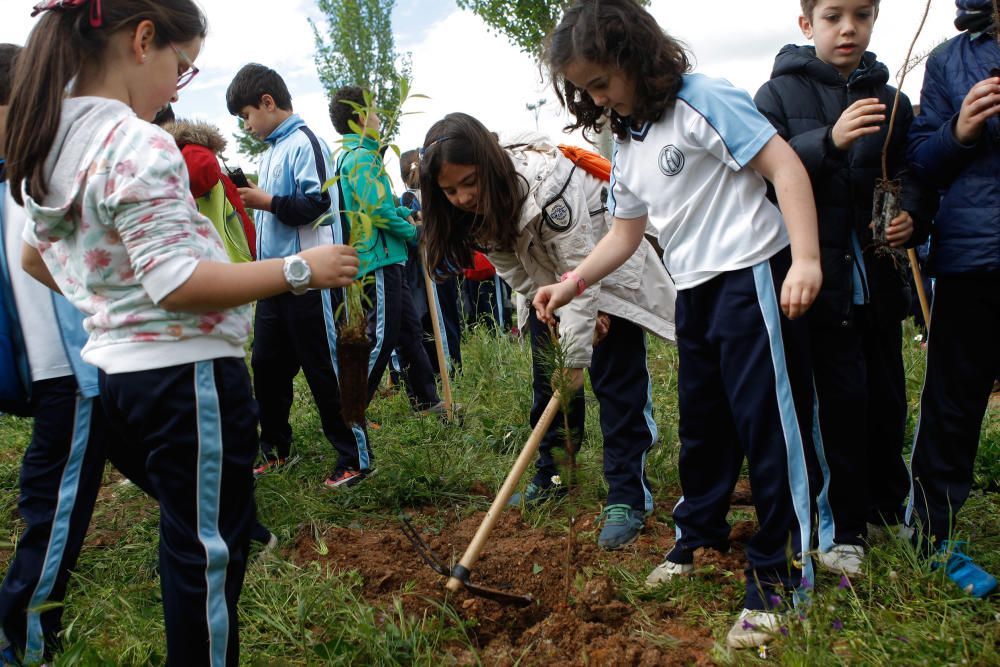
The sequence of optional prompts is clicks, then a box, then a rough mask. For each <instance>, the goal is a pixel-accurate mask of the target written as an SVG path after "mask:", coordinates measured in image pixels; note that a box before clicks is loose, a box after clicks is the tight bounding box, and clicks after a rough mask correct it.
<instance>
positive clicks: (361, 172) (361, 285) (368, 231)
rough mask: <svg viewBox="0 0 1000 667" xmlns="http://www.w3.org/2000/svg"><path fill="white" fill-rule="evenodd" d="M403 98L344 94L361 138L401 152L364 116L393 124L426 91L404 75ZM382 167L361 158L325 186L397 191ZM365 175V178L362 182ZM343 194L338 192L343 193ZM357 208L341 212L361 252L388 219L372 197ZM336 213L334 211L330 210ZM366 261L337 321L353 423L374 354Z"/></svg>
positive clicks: (342, 147) (346, 410)
mask: <svg viewBox="0 0 1000 667" xmlns="http://www.w3.org/2000/svg"><path fill="white" fill-rule="evenodd" d="M400 88H401V89H400V100H401V103H400V104H399V106H398V107H397V108H395V109H392V110H388V109H384V108H380V107H378V106H377V105H376V102H375V99H374V96H373V94H372V93H371V92H370V91H364V102H363V103H358V102H355V101H353V100H341V101H340V102H341V103H343V104H346V105H349V106H350V107H351V109H352V110H353V111H354V114H355V117H356V118H355V119H352V120H350V121H349V123H348V124H349V126H350V130H351V132H353V133H354V134H356V135H357V136H359V137H361V138H362V139H372V140H374V141H375V143H376V144H377V146H378V152H379V153H380V154H381V153H383V152H384V151H386V150H392V151H393V153H395V154H396V156H397V157H398V156H399V154H400V149H399V147H398V146H397V145H396V144H394V143H391V142H389V141H387V140H386V138H385V136H384V135H383V134H382V132H381V130H380V128H381V127H382V125H379V124H378V123H374V124H373V123H370V122H367V121H366V122H364V124H362V121H361V120H360V119H372V118H380V117H381V118H385V122H384V126H386V127H394V126H395V125H396V124H397V123H398V118H399V117H400V116H401V115H405V114H402V113H401V111H400V110H401V109H402V102H405V101H406V100H407V99H408V98H410V97H414V98H416V97H423V96H422V95H412V96H411V95H410V94H409V82H408V81H407V80H405V79H403V80H402V81H401V84H400ZM346 142H347V139H346V138H342V139H341V140H340V144H339V146H338V148H337V150H336V151H335V157H334V161H335V162H336V163H338V164H339V163H340V161H341V160H340V158H341V155H342V154H343V153H344V152H345V151H349V150H351V147H349V146H348V145H347V143H346ZM377 164H378V171H377V172H376V173H374V174H372V173H371V172H370V171H369V170H368V169H363V168H362V165H360V164H356V165H355V166H354V167H353V168H352V169H350V170H349V171H347V172H344V173H340V172H339V171H338V173H337V174H336V175H335V176H334V177H333V178H331V179H329V180H328V181H327V182H326V183H324V185H323V187H324V189H328V188H333V187H338V186H339V185H342V183H341V181H343V182H346V183H350V184H351V185H352V186H353V187H354V189H355V190H358V189H362V187H374V190H375V195H376V200H377V201H381V200H383V199H384V198H386V197H390V196H392V193H391V192H388V191H387V190H386V188H385V186H384V185H383V183H382V182H381V181H382V179H383V178H384V177H386V170H385V163H384V162H382V161H381V160H379V161H378V162H377ZM362 181H364V182H363V183H362ZM338 199H339V198H338ZM356 204H357V206H356V207H355V208H349V207H346V206H344V202H343V201H341V202H340V208H339V210H338V211H337V212H336V214H337V215H339V216H342V217H343V218H344V219H346V221H347V223H348V228H349V232H348V233H349V237H348V239H347V242H348V244H349V245H351V246H352V247H353V248H354V249H355V250H356V251H357V252H358V254H359V255H363V253H364V252H366V251H367V250H369V249H370V248H371V247H372V244H373V243H375V242H376V236H377V234H376V230H378V229H385V228H387V220H386V219H385V217H384V216H383V215H382V214H381V213H380V212H379V210H378V207H377V206H376V205H375V204H374V203H373V202H371V201H364V200H359V201H358V202H356ZM331 214H332V213H331ZM366 264H367V263H366V262H365V261H362V263H361V267H360V270H359V272H358V277H357V278H356V279H355V280H354V281H353V282H352V283H351V284H350V285H349V286H348V287H347V288H346V289H345V298H344V301H343V302H342V303H341V304H340V305H339V306H338V308H337V311H336V313H335V319H336V320H337V321H338V322H339V325H338V327H337V362H338V366H339V373H338V381H339V384H340V396H341V414H342V416H343V418H344V421H345V422H347V423H348V424H355V425H356V424H362V423H364V419H365V409H366V408H367V403H368V372H369V354H370V352H371V342H370V341H369V339H368V334H367V328H368V312H369V311H370V310H371V307H372V303H371V301H370V300H369V299H368V298H367V297H366V295H365V290H366V288H367V287H369V286H370V285H371V284H372V283H373V281H374V278H373V276H372V275H370V274H369V273H368V268H369V267H368V266H367V265H366Z"/></svg>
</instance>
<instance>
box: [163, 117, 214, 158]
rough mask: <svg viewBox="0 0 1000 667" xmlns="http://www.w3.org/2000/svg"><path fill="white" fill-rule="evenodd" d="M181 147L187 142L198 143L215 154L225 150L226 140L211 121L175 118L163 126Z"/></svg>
mask: <svg viewBox="0 0 1000 667" xmlns="http://www.w3.org/2000/svg"><path fill="white" fill-rule="evenodd" d="M163 129H164V130H166V131H167V132H168V133H169V134H170V135H171V136H172V137H173V138H174V141H176V142H177V145H178V146H180V147H181V148H183V147H184V146H186V145H187V144H198V145H199V146H204V147H205V148H208V149H209V150H211V151H212V152H213V153H215V154H216V155H218V154H220V153H222V152H223V151H224V150H226V140H225V138H224V137H223V136H222V133H221V132H220V131H219V128H217V127H216V126H215V125H212V124H211V123H201V122H199V121H196V120H186V119H182V120H176V121H174V122H172V123H167V124H166V125H164V126H163Z"/></svg>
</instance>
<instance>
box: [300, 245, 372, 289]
mask: <svg viewBox="0 0 1000 667" xmlns="http://www.w3.org/2000/svg"><path fill="white" fill-rule="evenodd" d="M299 256H300V257H302V259H304V260H306V262H308V263H309V269H310V271H311V272H312V278H311V279H310V280H309V287H315V288H319V289H324V288H328V287H347V286H348V285H350V284H351V282H353V281H354V277H355V276H356V275H358V268H359V266H360V265H359V263H358V253H357V252H355V251H354V248H352V247H351V246H349V245H321V246H316V247H314V248H309V249H308V250H303V251H302V252H300V253H299Z"/></svg>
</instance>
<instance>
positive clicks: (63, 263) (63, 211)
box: [25, 112, 250, 347]
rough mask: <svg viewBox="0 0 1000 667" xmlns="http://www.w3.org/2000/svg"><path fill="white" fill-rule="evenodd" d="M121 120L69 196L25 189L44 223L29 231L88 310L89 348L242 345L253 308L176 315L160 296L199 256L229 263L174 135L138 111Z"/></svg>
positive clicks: (99, 142) (35, 216)
mask: <svg viewBox="0 0 1000 667" xmlns="http://www.w3.org/2000/svg"><path fill="white" fill-rule="evenodd" d="M111 125H113V126H111ZM111 125H109V126H108V132H107V133H106V134H104V133H99V134H98V135H96V136H95V138H94V141H93V142H91V145H90V147H89V148H88V150H87V153H85V155H84V157H83V160H82V162H81V163H80V164H81V167H80V168H79V171H78V172H77V176H76V180H75V183H74V185H73V187H72V188H71V189H70V194H69V196H68V198H67V199H66V200H64V201H62V202H59V201H55V202H53V201H51V200H52V195H51V194H50V195H49V196H48V197H47V198H46V199H45V201H44V205H43V204H40V203H38V202H36V201H35V200H33V199H32V198H31V197H30V196H28V195H27V194H26V195H25V208H26V209H27V211H28V214H29V216H30V218H31V220H32V221H33V223H34V224H33V225H32V226H29V229H28V231H27V232H26V234H25V237H26V239H28V240H29V242H31V243H33V244H34V245H35V246H36V247H37V248H38V251H39V253H40V254H41V255H42V258H43V259H44V261H45V264H46V266H47V267H48V269H49V271H50V272H51V273H52V276H53V278H54V279H55V281H56V283H57V284H58V285H59V286H60V288H61V290H62V292H63V294H64V295H65V296H66V297H67V298H68V299H69V300H70V301H71V302H72V303H73V304H74V305H75V306H76V307H77V308H79V309H80V310H82V311H83V312H84V313H85V314H86V315H87V318H86V319H85V320H84V326H85V327H86V329H87V331H88V332H89V333H90V342H89V343H88V347H99V346H103V345H108V344H113V343H122V342H147V341H154V342H172V341H179V340H185V339H191V338H195V337H203V336H212V337H219V338H222V339H224V340H226V341H229V342H231V343H234V344H237V345H242V344H243V343H244V342H245V340H246V338H247V336H248V334H249V332H250V309H249V306H243V307H239V308H234V309H230V310H226V311H222V312H210V313H184V312H173V313H172V312H167V311H166V310H164V309H163V308H162V307H160V306H158V305H157V303H156V301H157V299H154V298H153V296H151V295H150V292H152V293H154V294H158V295H159V296H158V298H159V299H162V298H163V297H165V296H166V295H167V294H169V293H170V292H172V291H173V290H174V289H176V288H177V287H179V286H180V285H181V284H183V283H184V281H185V280H186V279H187V278H188V277H189V276H190V274H191V272H192V271H193V270H194V266H195V264H196V263H197V261H198V260H201V259H208V260H213V261H218V262H228V261H229V260H228V257H227V255H226V251H225V249H224V248H223V245H222V241H221V239H220V238H219V235H218V233H217V232H216V231H215V228H214V227H213V226H212V223H211V222H210V221H209V219H208V218H206V217H204V216H202V215H201V214H199V213H198V209H197V207H196V206H195V203H194V199H193V198H192V196H191V194H190V191H189V189H188V174H187V170H186V167H185V165H184V160H183V158H182V156H181V153H180V150H179V149H178V148H177V145H176V144H175V143H174V141H173V139H172V138H171V137H170V136H169V135H168V134H166V133H165V132H164V131H163V130H161V129H160V128H158V127H155V126H153V125H151V124H149V123H146V122H144V121H142V120H140V119H139V118H137V117H135V115H134V114H131V112H128V113H127V114H125V117H124V118H120V119H118V120H117V122H114V121H112V124H111ZM60 159H62V156H60ZM160 268H163V269H164V270H163V271H160V272H157V270H158V269H160Z"/></svg>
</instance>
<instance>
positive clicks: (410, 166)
mask: <svg viewBox="0 0 1000 667" xmlns="http://www.w3.org/2000/svg"><path fill="white" fill-rule="evenodd" d="M399 177H400V178H402V179H403V185H405V186H406V187H407V188H409V189H410V190H419V189H420V155H419V154H418V153H417V151H416V150H415V149H414V150H412V151H403V152H402V153H400V154H399Z"/></svg>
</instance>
